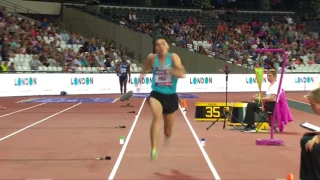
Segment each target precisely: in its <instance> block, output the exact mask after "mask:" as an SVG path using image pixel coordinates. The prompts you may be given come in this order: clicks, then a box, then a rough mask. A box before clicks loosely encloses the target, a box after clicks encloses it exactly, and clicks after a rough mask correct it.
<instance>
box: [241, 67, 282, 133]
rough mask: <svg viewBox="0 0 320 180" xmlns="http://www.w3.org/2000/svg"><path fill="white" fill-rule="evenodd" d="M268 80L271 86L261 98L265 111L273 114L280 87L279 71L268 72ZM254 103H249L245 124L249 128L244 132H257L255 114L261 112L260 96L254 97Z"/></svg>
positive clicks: (271, 70)
mask: <svg viewBox="0 0 320 180" xmlns="http://www.w3.org/2000/svg"><path fill="white" fill-rule="evenodd" d="M267 79H268V81H269V82H270V85H269V87H268V89H267V91H266V92H265V96H264V97H262V98H261V100H262V102H263V103H264V108H265V111H270V112H273V110H274V107H275V100H276V97H277V94H278V86H279V83H278V82H277V71H276V70H274V69H270V70H269V71H268V72H267ZM252 100H253V101H254V102H249V103H248V105H247V110H246V116H245V118H244V123H245V124H247V126H246V127H245V128H244V130H243V132H255V131H256V127H255V112H259V111H261V110H260V105H261V104H258V103H257V101H258V100H259V97H258V95H254V96H253V97H252Z"/></svg>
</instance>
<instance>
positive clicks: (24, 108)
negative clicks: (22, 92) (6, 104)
mask: <svg viewBox="0 0 320 180" xmlns="http://www.w3.org/2000/svg"><path fill="white" fill-rule="evenodd" d="M44 104H46V103H41V104H37V105H34V106H31V107H28V108H24V109H20V110H18V111H14V112H11V113H8V114H4V115H1V116H0V118H2V117H6V116H9V115H12V114H16V113H19V112H22V111H25V110H28V109H33V108H35V107H38V106H42V105H44Z"/></svg>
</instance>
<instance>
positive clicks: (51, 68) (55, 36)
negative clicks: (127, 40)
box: [0, 8, 142, 72]
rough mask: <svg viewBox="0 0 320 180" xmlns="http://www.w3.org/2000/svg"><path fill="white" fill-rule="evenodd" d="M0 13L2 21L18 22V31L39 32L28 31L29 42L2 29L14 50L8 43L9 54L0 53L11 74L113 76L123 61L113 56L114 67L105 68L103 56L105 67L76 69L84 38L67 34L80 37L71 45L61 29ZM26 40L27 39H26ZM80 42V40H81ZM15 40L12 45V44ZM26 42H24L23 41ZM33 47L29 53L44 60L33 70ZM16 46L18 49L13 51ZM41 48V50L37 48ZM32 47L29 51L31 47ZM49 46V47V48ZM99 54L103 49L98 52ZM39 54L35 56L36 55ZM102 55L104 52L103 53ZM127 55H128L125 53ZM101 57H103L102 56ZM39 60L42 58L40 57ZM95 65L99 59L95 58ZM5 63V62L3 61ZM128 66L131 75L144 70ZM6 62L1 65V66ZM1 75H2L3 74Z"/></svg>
mask: <svg viewBox="0 0 320 180" xmlns="http://www.w3.org/2000/svg"><path fill="white" fill-rule="evenodd" d="M0 11H1V12H2V14H3V17H2V18H3V19H6V20H7V19H15V20H16V22H18V23H17V27H18V28H19V27H20V28H21V27H22V26H30V27H35V28H37V29H38V30H37V31H33V30H31V31H27V32H24V34H26V33H29V35H27V37H28V39H21V38H22V37H24V36H22V34H20V32H19V31H15V32H14V34H12V33H11V34H9V33H8V29H7V28H6V27H5V26H6V24H4V25H5V26H4V27H1V28H0V34H3V35H4V36H3V37H7V38H10V39H11V41H9V42H8V44H10V45H11V46H8V44H7V43H5V46H6V47H8V49H7V50H5V49H4V48H3V49H2V51H1V53H3V54H4V56H3V57H5V59H3V60H6V59H7V60H8V61H9V62H10V63H9V64H8V67H9V66H10V64H12V65H13V66H10V68H8V71H11V72H12V71H16V72H29V71H32V72H65V71H70V68H71V69H72V71H73V72H114V69H115V66H116V64H117V63H118V62H119V61H120V58H119V57H118V56H114V57H115V58H114V59H111V67H105V62H106V59H105V58H106V57H105V56H104V55H105V54H103V58H104V59H102V60H103V61H104V62H103V63H102V64H99V63H93V64H95V66H94V65H93V66H92V65H91V64H89V65H87V66H75V65H74V64H73V61H74V59H75V57H76V55H78V54H80V52H79V49H80V48H81V47H82V46H83V43H84V42H85V39H83V38H82V37H81V35H79V34H75V33H72V34H66V35H65V36H66V37H70V39H71V38H72V37H74V36H75V35H76V36H77V38H78V39H76V43H70V42H69V41H70V39H64V40H63V38H62V34H63V33H65V31H62V32H58V31H57V30H58V29H59V27H58V26H56V27H55V26H53V25H48V26H45V27H41V26H42V24H44V23H43V22H40V21H34V20H31V19H23V18H21V17H18V16H14V15H12V14H9V13H8V12H7V11H6V9H5V8H1V9H0ZM13 35H15V37H19V38H18V39H14V36H13ZM24 38H25V37H24ZM79 38H80V40H79ZM12 40H13V41H12ZM22 40H24V41H22ZM21 42H25V43H27V44H28V45H26V44H25V43H24V44H25V46H23V45H21ZM31 44H32V47H31V48H32V49H33V50H32V49H29V51H33V54H38V55H40V56H42V59H41V58H40V59H36V60H35V61H37V65H36V67H37V68H32V66H31V64H32V61H33V58H34V57H33V54H30V53H29V54H28V51H27V49H28V48H30V45H31ZM12 45H14V46H15V47H12ZM37 45H39V46H37ZM28 46H29V47H28ZM46 46H47V47H46ZM34 48H38V50H35V49H34ZM104 48H105V49H106V50H108V47H104ZM44 49H47V50H46V52H43V50H44ZM98 50H99V51H100V49H98ZM35 51H36V52H35ZM115 51H116V52H119V53H121V52H120V51H119V50H115ZM70 53H71V54H73V55H72V58H70V57H69V58H68V55H69V54H70ZM94 53H95V52H91V53H90V55H91V56H94ZM100 53H101V52H100ZM124 53H125V52H124ZM99 55H102V54H99ZM57 56H60V57H62V59H59V58H58V59H59V61H56V60H55V59H54V58H55V57H57ZM38 58H39V57H38ZM93 58H94V60H93V61H95V60H96V59H95V58H97V56H94V57H93ZM0 60H2V59H0ZM127 62H129V63H130V64H131V72H140V71H141V70H142V68H141V67H139V65H138V64H136V63H134V62H133V61H132V60H130V59H129V58H127ZM2 63H3V62H2V61H0V64H2ZM67 63H69V64H71V67H69V70H68V68H67V65H66V64H67ZM0 72H1V71H0Z"/></svg>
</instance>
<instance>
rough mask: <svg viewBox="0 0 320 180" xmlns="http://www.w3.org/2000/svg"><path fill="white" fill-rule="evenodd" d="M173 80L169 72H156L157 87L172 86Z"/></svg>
mask: <svg viewBox="0 0 320 180" xmlns="http://www.w3.org/2000/svg"><path fill="white" fill-rule="evenodd" d="M171 78H172V77H171V74H169V73H168V71H167V70H160V71H155V83H156V86H171V85H172V79H171Z"/></svg>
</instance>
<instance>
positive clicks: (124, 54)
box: [120, 51, 127, 62]
mask: <svg viewBox="0 0 320 180" xmlns="http://www.w3.org/2000/svg"><path fill="white" fill-rule="evenodd" d="M120 58H121V60H122V61H123V62H126V61H127V55H126V53H125V52H123V51H122V52H121V54H120Z"/></svg>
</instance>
